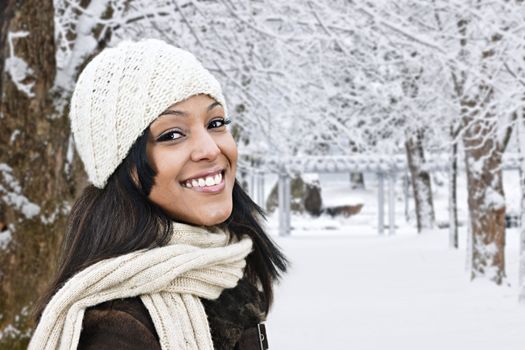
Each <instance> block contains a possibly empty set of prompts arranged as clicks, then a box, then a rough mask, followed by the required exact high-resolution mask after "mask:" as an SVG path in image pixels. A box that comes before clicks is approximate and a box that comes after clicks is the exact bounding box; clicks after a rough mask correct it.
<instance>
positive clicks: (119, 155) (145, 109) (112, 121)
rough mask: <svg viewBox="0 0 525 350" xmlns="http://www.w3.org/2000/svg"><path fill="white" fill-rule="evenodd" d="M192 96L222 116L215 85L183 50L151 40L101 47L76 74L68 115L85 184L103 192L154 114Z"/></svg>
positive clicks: (210, 76) (218, 92) (194, 59)
mask: <svg viewBox="0 0 525 350" xmlns="http://www.w3.org/2000/svg"><path fill="white" fill-rule="evenodd" d="M198 94H207V95H210V96H211V97H213V98H214V99H215V100H216V101H218V102H219V103H220V104H221V105H222V106H223V107H224V109H225V113H226V112H227V111H226V103H225V100H224V96H223V94H222V90H221V86H220V84H219V82H218V81H217V80H216V79H215V78H214V77H213V75H212V74H211V73H210V72H209V71H208V70H206V69H205V68H204V67H203V66H202V64H201V63H200V62H199V61H198V60H197V59H196V58H195V56H193V55H192V54H191V53H189V52H188V51H185V50H182V49H180V48H177V47H174V46H171V45H168V44H166V43H165V42H163V41H160V40H155V39H148V40H143V41H139V42H130V41H124V42H121V43H120V44H119V45H118V46H116V47H114V48H108V49H104V50H103V51H102V52H101V53H100V54H98V55H97V56H96V57H95V58H94V59H93V60H92V61H91V62H89V64H88V65H87V66H86V68H85V69H84V70H83V71H82V73H81V74H80V76H79V78H78V81H77V84H76V86H75V91H74V92H73V96H72V98H71V106H70V112H69V117H70V119H71V129H72V131H73V136H74V140H75V144H76V147H77V150H78V153H79V155H80V158H81V159H82V162H83V163H84V167H85V169H86V172H87V174H88V176H89V180H90V181H91V183H93V185H95V186H96V187H98V188H103V187H104V185H105V184H106V182H107V179H108V178H109V176H110V175H111V174H112V173H113V172H114V171H115V169H116V168H117V166H118V165H119V164H120V163H121V162H122V160H123V159H124V158H125V157H126V155H127V153H128V152H129V150H130V148H131V146H132V145H133V143H134V142H135V140H136V139H137V138H138V137H139V136H140V135H141V133H142V132H143V131H144V129H146V128H147V127H148V126H149V124H150V123H151V122H152V121H153V120H155V118H157V117H158V116H159V115H160V113H162V112H163V111H165V110H166V109H167V108H168V107H170V106H172V105H173V104H175V103H177V102H181V101H183V100H185V99H187V98H189V97H191V96H193V95H198Z"/></svg>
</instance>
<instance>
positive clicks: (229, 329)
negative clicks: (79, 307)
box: [78, 278, 265, 350]
mask: <svg viewBox="0 0 525 350" xmlns="http://www.w3.org/2000/svg"><path fill="white" fill-rule="evenodd" d="M263 298H264V296H263V293H261V292H259V291H258V290H257V289H256V288H255V287H254V286H253V285H252V284H251V283H249V282H248V281H247V279H246V278H244V279H242V280H240V281H239V283H238V285H237V286H236V287H235V288H232V289H226V290H224V291H223V292H222V294H221V295H220V297H219V298H218V299H217V300H204V299H203V300H202V303H203V305H204V308H205V310H206V315H207V316H208V321H209V324H210V329H211V335H212V339H213V345H214V348H215V350H258V349H259V345H258V342H257V341H256V339H257V338H256V335H255V334H253V328H252V327H254V326H256V325H257V323H259V322H262V321H264V319H265V315H264V311H263V310H264V307H263V305H264V299H263ZM78 349H79V350H95V349H96V350H110V349H111V350H120V349H122V350H124V349H126V350H160V349H161V348H160V344H159V338H158V335H157V332H156V331H155V326H154V325H153V321H152V320H151V317H150V315H149V313H148V311H147V309H146V307H145V306H144V304H143V303H142V301H141V300H140V298H139V297H135V298H127V299H118V300H112V301H108V302H105V303H102V304H99V305H96V306H94V307H91V308H88V309H87V310H86V313H85V314H84V321H83V324H82V332H81V334H80V341H79V346H78Z"/></svg>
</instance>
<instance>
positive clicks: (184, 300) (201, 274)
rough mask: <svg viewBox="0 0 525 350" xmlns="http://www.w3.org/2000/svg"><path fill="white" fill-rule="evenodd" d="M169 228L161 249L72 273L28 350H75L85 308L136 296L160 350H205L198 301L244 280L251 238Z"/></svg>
mask: <svg viewBox="0 0 525 350" xmlns="http://www.w3.org/2000/svg"><path fill="white" fill-rule="evenodd" d="M229 238H230V236H229V234H228V233H226V232H224V231H221V230H216V232H209V231H207V230H205V229H203V228H201V227H194V226H190V225H185V224H181V223H174V231H173V236H172V238H171V240H170V243H169V244H168V245H166V246H164V247H159V248H154V249H149V250H140V251H136V252H133V253H130V254H126V255H122V256H119V257H116V258H111V259H106V260H103V261H100V262H98V263H96V264H94V265H92V266H90V267H88V268H86V269H84V270H82V271H80V272H79V273H77V274H76V275H75V276H73V277H72V278H71V279H70V280H69V281H67V282H66V284H65V285H64V286H63V287H62V288H61V289H60V290H59V291H58V292H57V293H56V294H55V295H54V296H53V298H52V299H51V301H50V302H49V303H48V305H47V306H46V308H45V310H44V312H43V314H42V317H41V320H40V323H39V324H38V326H37V328H36V330H35V332H34V334H33V337H32V339H31V341H30V343H29V348H28V349H29V350H37V349H38V350H42V349H45V350H55V349H60V350H66V349H67V350H74V349H77V346H78V342H79V339H80V332H81V329H82V320H83V317H84V311H85V309H86V308H88V307H90V306H94V305H97V304H100V303H103V302H105V301H108V300H112V299H118V298H130V297H135V296H140V298H141V300H142V301H143V303H144V305H145V306H146V308H147V310H148V311H149V313H150V315H151V318H152V320H153V324H154V325H155V329H156V331H157V333H158V336H159V339H160V345H161V348H162V349H163V350H168V349H169V350H197V349H199V350H211V349H213V342H212V339H211V334H210V329H209V325H208V320H207V317H206V313H205V311H204V307H203V305H202V303H201V301H200V298H206V299H216V298H218V297H219V295H220V294H221V292H222V290H223V289H226V288H233V287H235V286H236V285H237V282H238V281H239V279H241V278H242V276H243V271H244V267H245V265H246V261H245V258H246V256H247V255H248V254H249V253H250V252H251V250H252V240H251V239H250V238H249V237H248V236H244V237H243V238H242V239H241V240H240V241H237V242H234V243H230V244H229V243H228V242H229Z"/></svg>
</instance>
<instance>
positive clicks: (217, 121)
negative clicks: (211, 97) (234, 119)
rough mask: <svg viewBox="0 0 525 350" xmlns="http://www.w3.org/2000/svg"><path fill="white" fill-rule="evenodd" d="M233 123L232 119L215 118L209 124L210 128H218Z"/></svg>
mask: <svg viewBox="0 0 525 350" xmlns="http://www.w3.org/2000/svg"><path fill="white" fill-rule="evenodd" d="M230 123H231V120H230V119H223V118H221V119H214V120H212V121H211V122H210V123H209V124H208V129H216V128H220V127H221V126H225V125H228V124H230Z"/></svg>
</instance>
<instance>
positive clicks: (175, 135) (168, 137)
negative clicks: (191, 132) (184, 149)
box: [157, 130, 184, 142]
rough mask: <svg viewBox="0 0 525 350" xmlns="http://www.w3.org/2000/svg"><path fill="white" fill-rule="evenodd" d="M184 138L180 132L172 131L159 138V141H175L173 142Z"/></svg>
mask: <svg viewBox="0 0 525 350" xmlns="http://www.w3.org/2000/svg"><path fill="white" fill-rule="evenodd" d="M182 136H184V135H183V134H182V133H181V132H180V131H176V130H172V131H168V132H167V133H164V134H162V135H161V136H159V138H158V139H157V141H160V142H163V141H173V140H177V139H179V138H181V137H182Z"/></svg>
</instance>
